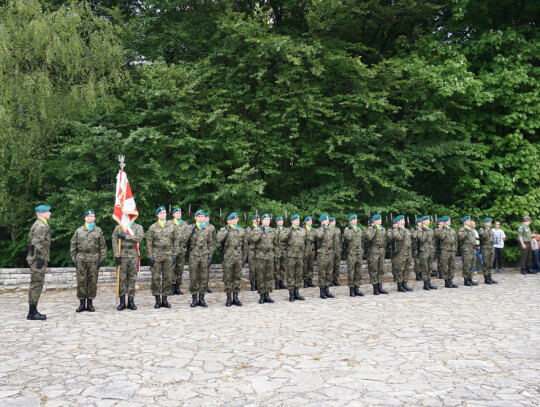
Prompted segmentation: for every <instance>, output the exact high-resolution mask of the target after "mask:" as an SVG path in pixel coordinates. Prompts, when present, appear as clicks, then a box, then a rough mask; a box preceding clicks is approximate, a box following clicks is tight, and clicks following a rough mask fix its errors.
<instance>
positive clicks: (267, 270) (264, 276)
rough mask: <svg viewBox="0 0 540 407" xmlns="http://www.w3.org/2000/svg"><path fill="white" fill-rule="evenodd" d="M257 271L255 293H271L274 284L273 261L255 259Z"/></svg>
mask: <svg viewBox="0 0 540 407" xmlns="http://www.w3.org/2000/svg"><path fill="white" fill-rule="evenodd" d="M255 267H256V270H257V292H258V293H259V294H264V293H271V292H272V283H273V282H274V259H273V258H271V259H255Z"/></svg>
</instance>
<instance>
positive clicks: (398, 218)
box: [392, 215, 405, 223]
mask: <svg viewBox="0 0 540 407" xmlns="http://www.w3.org/2000/svg"><path fill="white" fill-rule="evenodd" d="M404 217H405V216H403V215H398V216H396V217H395V218H394V220H393V221H392V223H397V222H399V221H400V220H401V219H403V218H404Z"/></svg>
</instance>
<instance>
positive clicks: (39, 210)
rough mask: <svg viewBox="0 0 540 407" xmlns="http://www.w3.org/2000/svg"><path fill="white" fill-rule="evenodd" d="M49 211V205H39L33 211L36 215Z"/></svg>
mask: <svg viewBox="0 0 540 407" xmlns="http://www.w3.org/2000/svg"><path fill="white" fill-rule="evenodd" d="M50 210H51V207H50V206H49V205H39V206H36V208H35V211H36V212H37V213H43V212H47V211H50Z"/></svg>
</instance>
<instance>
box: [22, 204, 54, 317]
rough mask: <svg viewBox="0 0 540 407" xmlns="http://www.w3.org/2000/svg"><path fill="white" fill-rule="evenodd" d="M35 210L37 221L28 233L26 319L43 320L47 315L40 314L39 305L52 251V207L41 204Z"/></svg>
mask: <svg viewBox="0 0 540 407" xmlns="http://www.w3.org/2000/svg"><path fill="white" fill-rule="evenodd" d="M34 210H35V211H36V221H35V222H34V224H33V225H32V227H31V228H30V233H29V234H28V255H27V256H26V261H27V262H28V266H29V267H30V289H29V291H28V305H29V310H28V315H27V316H26V319H29V320H34V321H43V320H45V319H47V316H46V315H43V314H40V313H39V311H38V310H37V306H38V302H39V297H40V296H41V291H42V290H43V283H44V282H45V271H46V270H47V263H48V262H49V255H50V251H51V228H50V227H49V219H50V218H51V207H50V206H48V205H39V206H37V207H36V208H35V209H34Z"/></svg>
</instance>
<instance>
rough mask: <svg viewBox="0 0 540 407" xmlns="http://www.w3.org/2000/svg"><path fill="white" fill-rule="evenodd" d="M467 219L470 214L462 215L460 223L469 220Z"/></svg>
mask: <svg viewBox="0 0 540 407" xmlns="http://www.w3.org/2000/svg"><path fill="white" fill-rule="evenodd" d="M469 219H471V217H470V216H464V217H462V218H461V223H463V222H465V221H466V220H469Z"/></svg>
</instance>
